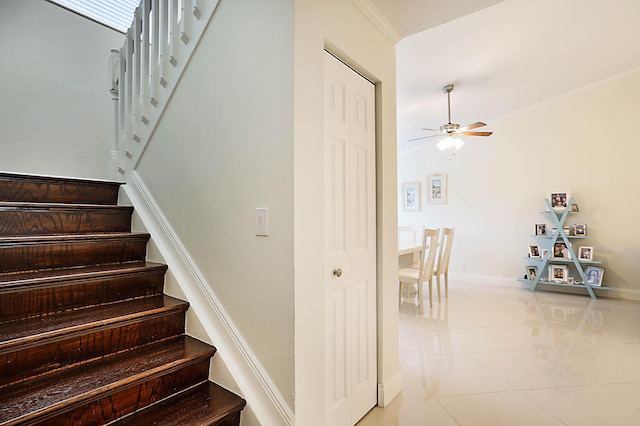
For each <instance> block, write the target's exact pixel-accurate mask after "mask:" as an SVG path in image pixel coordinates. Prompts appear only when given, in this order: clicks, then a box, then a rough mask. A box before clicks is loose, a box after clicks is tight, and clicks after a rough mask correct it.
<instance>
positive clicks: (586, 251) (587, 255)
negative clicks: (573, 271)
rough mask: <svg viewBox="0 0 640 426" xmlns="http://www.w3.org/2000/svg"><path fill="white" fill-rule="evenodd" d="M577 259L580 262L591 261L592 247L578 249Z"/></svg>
mask: <svg viewBox="0 0 640 426" xmlns="http://www.w3.org/2000/svg"><path fill="white" fill-rule="evenodd" d="M578 259H580V260H593V247H579V248H578Z"/></svg>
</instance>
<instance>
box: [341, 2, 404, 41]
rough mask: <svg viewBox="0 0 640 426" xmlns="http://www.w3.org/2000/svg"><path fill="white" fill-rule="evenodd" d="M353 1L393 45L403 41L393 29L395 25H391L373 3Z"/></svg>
mask: <svg viewBox="0 0 640 426" xmlns="http://www.w3.org/2000/svg"><path fill="white" fill-rule="evenodd" d="M352 1H353V3H354V4H355V5H356V6H358V7H359V8H360V10H362V13H364V14H365V16H366V17H367V18H369V20H370V21H371V22H372V23H373V25H375V26H376V27H377V28H378V29H379V30H380V32H382V34H384V36H385V37H386V38H387V39H388V40H389V41H390V42H391V43H392V44H394V45H395V44H397V43H398V42H399V41H400V40H402V36H401V35H400V33H399V32H398V31H397V30H396V29H395V28H394V27H393V25H391V22H389V20H388V19H387V18H386V17H385V16H384V15H383V14H382V12H380V10H379V9H378V8H377V7H375V6H374V5H373V3H371V1H370V0H352Z"/></svg>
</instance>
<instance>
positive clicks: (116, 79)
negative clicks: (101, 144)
mask: <svg viewBox="0 0 640 426" xmlns="http://www.w3.org/2000/svg"><path fill="white" fill-rule="evenodd" d="M108 75H109V93H111V101H112V102H113V132H112V133H113V134H112V136H111V157H110V163H109V176H111V177H115V175H116V169H117V165H118V155H119V146H118V145H119V143H118V137H119V136H120V130H119V127H120V126H119V120H118V118H119V114H118V100H119V85H120V50H118V49H111V54H110V55H109V73H108Z"/></svg>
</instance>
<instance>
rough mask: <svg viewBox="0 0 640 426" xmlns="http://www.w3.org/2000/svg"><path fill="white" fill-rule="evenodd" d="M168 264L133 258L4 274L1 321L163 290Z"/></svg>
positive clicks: (0, 291) (0, 292)
mask: <svg viewBox="0 0 640 426" xmlns="http://www.w3.org/2000/svg"><path fill="white" fill-rule="evenodd" d="M166 270H167V266H166V265H164V264H160V263H153V262H131V263H126V264H108V265H97V266H87V267H82V268H73V269H65V270H44V271H39V272H26V273H11V274H0V312H1V313H2V317H1V318H0V321H15V320H17V319H20V318H29V317H40V316H44V315H50V314H53V313H56V312H63V311H68V310H72V309H78V308H81V307H86V306H94V305H100V304H105V303H113V302H117V301H119V300H126V299H133V298H138V297H145V296H153V295H158V294H162V291H163V287H164V274H165V272H166Z"/></svg>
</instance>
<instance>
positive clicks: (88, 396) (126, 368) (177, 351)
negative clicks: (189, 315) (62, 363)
mask: <svg viewBox="0 0 640 426" xmlns="http://www.w3.org/2000/svg"><path fill="white" fill-rule="evenodd" d="M214 353H215V348H213V347H212V346H210V345H207V344H205V343H203V342H200V341H198V340H196V339H193V338H190V337H188V336H180V337H178V338H175V339H171V340H167V341H163V342H159V343H155V344H152V345H147V346H145V347H142V348H137V349H134V350H131V351H127V352H125V353H120V354H117V355H113V356H110V357H106V358H103V359H100V360H98V361H94V362H90V363H86V364H82V365H79V366H75V367H73V368H70V369H66V370H62V371H59V372H56V373H53V374H49V375H46V376H43V377H40V378H37V379H34V380H30V381H26V382H24V383H20V384H18V385H15V386H13V387H12V388H11V389H10V390H8V391H7V392H6V393H4V394H3V395H2V396H0V406H2V410H0V425H2V424H8V423H10V422H14V421H22V422H25V423H28V422H29V420H32V419H36V418H39V417H40V416H43V415H53V414H55V413H60V412H63V411H64V410H66V409H69V408H72V407H74V406H78V405H79V404H82V403H83V402H85V401H89V400H95V399H99V398H101V397H104V396H107V395H110V394H112V393H114V392H117V391H118V390H120V389H121V388H123V387H129V386H134V385H137V384H140V383H144V382H145V381H148V380H150V379H152V378H155V377H160V376H162V375H163V374H167V373H169V372H171V371H175V370H177V369H180V368H181V367H183V366H186V365H188V364H190V363H193V362H197V361H199V360H201V359H204V358H210V357H211V356H213V355H214Z"/></svg>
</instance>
